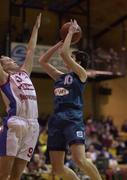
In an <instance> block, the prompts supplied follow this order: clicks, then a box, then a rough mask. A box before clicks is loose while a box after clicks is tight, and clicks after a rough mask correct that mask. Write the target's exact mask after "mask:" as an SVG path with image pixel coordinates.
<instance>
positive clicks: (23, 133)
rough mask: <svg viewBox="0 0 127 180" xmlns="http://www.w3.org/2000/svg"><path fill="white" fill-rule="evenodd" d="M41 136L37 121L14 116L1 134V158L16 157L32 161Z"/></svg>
mask: <svg viewBox="0 0 127 180" xmlns="http://www.w3.org/2000/svg"><path fill="white" fill-rule="evenodd" d="M38 135H39V124H38V121H37V119H23V118H20V117H17V116H13V117H11V118H9V119H8V121H7V127H6V126H4V128H3V131H2V132H1V133H0V149H1V150H0V156H15V157H18V158H20V159H24V160H26V161H30V159H31V157H32V154H33V152H34V148H35V146H36V143H37V139H38Z"/></svg>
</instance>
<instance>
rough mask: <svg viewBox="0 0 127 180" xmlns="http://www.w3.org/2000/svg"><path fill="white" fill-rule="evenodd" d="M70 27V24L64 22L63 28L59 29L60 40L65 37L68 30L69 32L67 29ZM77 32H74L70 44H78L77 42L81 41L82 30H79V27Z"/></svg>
mask: <svg viewBox="0 0 127 180" xmlns="http://www.w3.org/2000/svg"><path fill="white" fill-rule="evenodd" d="M70 25H71V22H66V23H65V24H63V26H62V27H61V29H60V37H61V39H62V40H64V39H65V38H66V36H67V33H68V30H69V27H70ZM78 30H79V31H78V32H76V33H75V34H74V35H73V37H72V42H71V44H76V43H78V42H79V40H80V39H81V37H82V30H81V27H80V26H78Z"/></svg>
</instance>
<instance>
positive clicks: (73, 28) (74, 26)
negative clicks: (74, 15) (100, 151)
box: [69, 19, 79, 34]
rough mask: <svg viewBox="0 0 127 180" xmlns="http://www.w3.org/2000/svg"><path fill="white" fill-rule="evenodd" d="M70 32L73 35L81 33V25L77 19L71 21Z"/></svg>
mask: <svg viewBox="0 0 127 180" xmlns="http://www.w3.org/2000/svg"><path fill="white" fill-rule="evenodd" d="M69 32H72V33H73V34H74V33H77V32H79V25H78V23H77V21H76V20H75V19H74V20H72V19H71V25H70V27H69Z"/></svg>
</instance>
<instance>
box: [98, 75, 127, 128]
mask: <svg viewBox="0 0 127 180" xmlns="http://www.w3.org/2000/svg"><path fill="white" fill-rule="evenodd" d="M99 85H103V86H104V87H108V88H111V89H112V94H111V95H109V96H104V95H99V94H97V95H96V96H97V99H98V101H97V107H98V108H97V109H98V115H101V114H102V115H105V116H107V115H111V116H113V118H114V121H115V124H117V125H118V126H121V124H122V122H123V121H124V120H125V119H127V76H126V77H125V78H119V79H114V80H108V81H104V82H102V83H100V84H99Z"/></svg>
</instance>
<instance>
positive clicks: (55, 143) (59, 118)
mask: <svg viewBox="0 0 127 180" xmlns="http://www.w3.org/2000/svg"><path fill="white" fill-rule="evenodd" d="M77 27H78V24H77V22H76V21H75V20H74V21H72V22H71V26H70V28H69V32H68V34H67V36H66V39H65V40H64V42H63V43H62V42H58V43H57V44H56V45H54V46H53V47H51V48H50V49H49V50H48V51H47V52H46V53H45V54H43V55H42V56H41V57H40V59H39V62H40V64H41V65H42V67H43V69H44V70H45V71H46V72H47V73H48V74H49V76H51V77H52V78H53V79H54V80H55V85H54V113H53V115H52V117H51V118H50V120H49V123H48V150H49V154H50V160H51V164H52V167H53V172H54V174H56V175H58V176H60V177H62V178H63V179H64V180H79V178H78V176H77V175H76V174H75V173H74V172H73V171H72V170H71V169H69V168H68V167H65V166H64V159H65V151H66V148H67V146H69V147H70V151H71V154H72V157H73V160H74V161H75V163H76V164H77V165H78V167H79V168H80V169H81V170H83V171H84V173H86V174H88V175H89V176H90V177H91V179H92V180H101V176H100V174H99V172H98V170H97V168H96V167H95V166H94V165H93V164H92V163H91V162H90V161H88V160H87V159H86V157H85V145H84V123H83V97H82V95H83V91H84V88H85V85H86V79H87V72H86V70H85V69H84V68H83V67H82V66H81V65H82V64H84V67H87V60H86V54H85V53H84V52H82V51H74V52H72V53H71V52H70V45H71V40H72V36H73V34H74V33H76V32H77ZM59 48H60V49H61V53H60V55H61V57H62V59H63V61H64V63H65V64H66V66H67V68H68V70H69V72H68V73H65V74H64V73H63V72H61V71H59V70H57V69H56V68H55V67H53V66H52V65H51V64H50V63H49V59H50V57H51V56H52V55H53V54H54V53H55V52H56V51H57V50H58V49H59Z"/></svg>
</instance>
